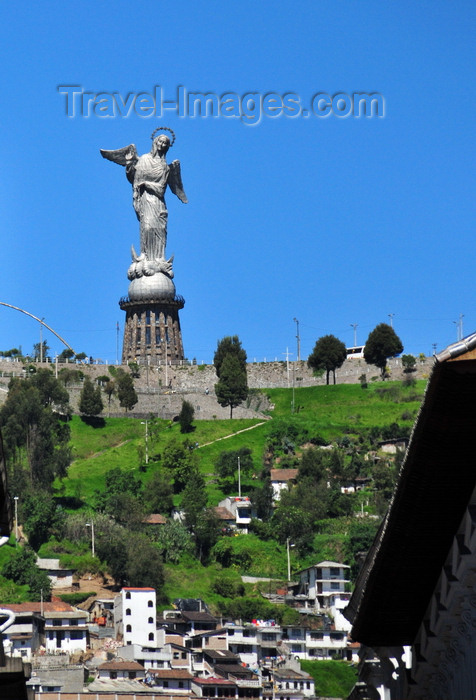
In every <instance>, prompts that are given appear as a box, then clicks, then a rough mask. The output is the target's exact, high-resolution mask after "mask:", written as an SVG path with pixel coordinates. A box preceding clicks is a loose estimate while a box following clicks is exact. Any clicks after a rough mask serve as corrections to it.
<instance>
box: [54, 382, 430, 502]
mask: <svg viewBox="0 0 476 700" xmlns="http://www.w3.org/2000/svg"><path fill="white" fill-rule="evenodd" d="M425 384H426V382H425V381H424V380H420V381H418V382H417V384H416V386H415V387H407V388H404V387H402V384H401V382H375V383H370V384H369V388H368V389H366V390H363V389H361V387H360V385H359V384H338V385H335V386H334V385H331V386H318V387H304V388H299V389H295V392H294V399H295V409H296V411H295V413H294V414H291V401H292V389H269V390H267V392H266V393H267V394H268V395H269V397H270V399H271V402H272V403H273V404H274V409H273V410H272V411H271V412H270V415H271V420H269V421H265V423H264V424H263V425H259V423H261V422H262V421H261V420H260V419H253V420H246V419H238V420H235V419H234V420H206V421H199V420H196V421H195V422H194V425H195V430H194V431H193V432H192V433H189V434H188V435H182V434H181V433H180V427H179V425H178V424H177V423H170V422H168V421H159V426H160V428H161V429H160V433H159V436H158V439H157V440H155V441H152V439H151V440H150V443H149V453H150V454H151V455H153V454H155V453H161V452H163V450H164V447H165V446H166V444H167V442H168V441H169V440H171V439H178V440H182V441H183V440H186V439H189V440H191V441H193V442H198V444H199V449H198V455H199V458H200V470H201V471H202V473H203V474H204V476H205V480H206V483H207V489H208V496H209V503H210V504H211V505H216V504H217V503H218V502H219V501H220V500H221V499H222V498H223V497H224V496H225V495H230V494H224V493H223V491H222V490H221V489H220V487H219V485H218V484H217V483H216V479H215V477H214V464H215V461H216V459H217V457H218V455H219V454H220V452H222V451H223V450H237V449H239V448H240V447H248V448H250V449H251V451H252V456H253V462H254V465H255V473H256V474H259V473H260V471H261V468H262V456H263V453H264V447H265V444H266V440H267V435H268V432H269V429H270V427H271V424H272V419H275V418H287V419H289V420H292V421H293V422H295V423H296V424H297V425H298V426H300V427H301V428H305V429H307V430H308V432H309V436H310V437H312V436H316V435H320V436H322V437H323V438H324V439H325V440H329V441H331V440H334V439H336V438H338V437H341V436H342V435H343V434H344V433H346V432H347V433H348V432H349V431H351V432H354V433H356V434H358V433H359V431H361V430H362V429H366V428H370V427H372V426H377V427H379V426H383V425H388V424H390V423H393V422H398V423H399V424H400V425H407V426H409V427H410V426H411V425H412V424H413V419H414V416H415V415H416V413H417V410H418V408H419V405H420V400H421V396H422V395H423V391H424V387H425ZM382 389H383V390H384V391H385V392H386V394H384V395H379V391H380V392H381V391H382ZM409 398H412V399H413V400H410V401H409V400H407V399H409ZM404 414H405V415H406V416H407V417H406V418H402V416H403V415H404ZM70 425H71V444H72V449H73V457H74V461H73V463H72V464H71V466H70V467H69V470H68V477H67V478H66V479H64V480H63V482H62V483H60V482H59V481H56V482H55V488H56V493H57V494H58V495H61V496H64V497H70V498H79V499H81V500H82V501H83V502H85V503H86V504H89V505H90V506H92V504H93V495H94V491H95V490H97V489H101V488H102V486H103V485H104V478H105V474H106V472H107V471H109V470H110V469H113V468H115V467H120V468H121V469H125V470H130V471H131V472H132V471H133V472H134V475H135V476H138V477H139V478H140V479H141V480H142V481H143V482H144V483H147V481H148V480H149V479H150V478H151V476H152V474H153V473H154V471H155V470H156V469H158V468H160V461H159V462H149V466H148V469H147V471H146V472H141V471H139V461H140V457H139V450H140V449H141V448H142V450H143V448H144V444H145V428H144V425H143V424H142V423H141V421H140V420H138V419H135V418H128V417H121V418H106V419H105V425H104V427H98V428H93V427H91V426H90V425H88V424H87V423H84V422H83V421H82V420H81V419H80V418H79V417H78V416H74V417H73V419H72V421H71V423H70ZM252 426H257V427H256V428H254V429H253V430H248V431H246V432H243V433H239V431H240V430H243V429H245V428H249V427H252ZM234 433H238V434H237V435H234ZM227 436H231V437H227ZM221 438H226V439H221ZM207 443H212V444H207ZM255 485H256V480H253V479H251V478H244V479H243V481H242V492H243V494H246V493H248V492H249V490H250V489H251V488H252V487H253V486H255Z"/></svg>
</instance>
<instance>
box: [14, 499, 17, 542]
mask: <svg viewBox="0 0 476 700" xmlns="http://www.w3.org/2000/svg"><path fill="white" fill-rule="evenodd" d="M13 500H14V501H15V547H18V496H14V497H13Z"/></svg>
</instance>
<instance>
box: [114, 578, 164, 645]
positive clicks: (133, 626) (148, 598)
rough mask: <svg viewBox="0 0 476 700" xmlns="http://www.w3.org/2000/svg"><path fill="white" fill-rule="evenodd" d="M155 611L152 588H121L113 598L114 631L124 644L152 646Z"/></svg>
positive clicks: (155, 638) (154, 633)
mask: <svg viewBox="0 0 476 700" xmlns="http://www.w3.org/2000/svg"><path fill="white" fill-rule="evenodd" d="M156 626H157V613H156V595H155V589H154V588H123V589H122V590H121V592H120V593H119V595H118V596H116V598H115V599H114V633H115V636H116V638H122V639H123V641H124V644H125V645H129V644H140V645H142V646H144V647H151V646H154V645H155V644H156V642H157V637H156Z"/></svg>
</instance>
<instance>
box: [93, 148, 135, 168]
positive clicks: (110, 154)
mask: <svg viewBox="0 0 476 700" xmlns="http://www.w3.org/2000/svg"><path fill="white" fill-rule="evenodd" d="M99 151H100V153H101V155H102V157H103V158H106V159H107V160H112V162H113V163H118V164H119V165H131V164H133V163H135V162H136V160H137V158H138V157H139V156H138V155H137V149H136V147H135V146H134V144H133V143H131V144H130V145H129V146H124V148H117V149H116V150H115V151H105V150H104V149H103V148H100V149H99Z"/></svg>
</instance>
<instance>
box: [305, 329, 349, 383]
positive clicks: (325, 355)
mask: <svg viewBox="0 0 476 700" xmlns="http://www.w3.org/2000/svg"><path fill="white" fill-rule="evenodd" d="M346 357H347V349H346V347H345V345H344V343H343V342H342V341H340V340H339V339H338V338H336V337H335V335H323V336H322V338H319V340H318V341H317V342H316V344H315V346H314V350H313V351H312V353H311V354H310V355H309V357H308V359H307V364H308V367H311V368H312V369H314V370H323V369H324V370H326V384H329V375H330V373H331V372H332V374H333V376H334V384H335V383H336V369H338V368H339V367H341V366H342V365H343V363H344V360H345V358H346Z"/></svg>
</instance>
